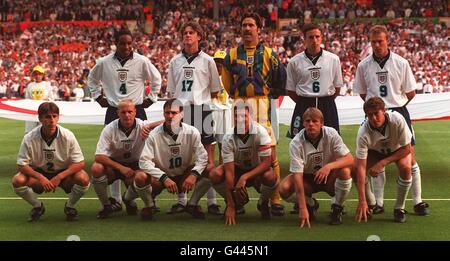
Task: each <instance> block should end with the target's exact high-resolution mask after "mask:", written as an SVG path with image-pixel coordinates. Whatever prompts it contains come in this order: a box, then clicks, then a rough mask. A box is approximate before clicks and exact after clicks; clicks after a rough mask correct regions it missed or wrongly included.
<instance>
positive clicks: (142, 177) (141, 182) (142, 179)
mask: <svg viewBox="0 0 450 261" xmlns="http://www.w3.org/2000/svg"><path fill="white" fill-rule="evenodd" d="M147 178H148V176H147V174H145V172H142V171H138V172H137V173H136V175H135V176H134V182H135V183H136V186H138V187H145V185H146V183H147V182H146V181H147ZM149 182H150V181H149ZM147 185H148V184H147Z"/></svg>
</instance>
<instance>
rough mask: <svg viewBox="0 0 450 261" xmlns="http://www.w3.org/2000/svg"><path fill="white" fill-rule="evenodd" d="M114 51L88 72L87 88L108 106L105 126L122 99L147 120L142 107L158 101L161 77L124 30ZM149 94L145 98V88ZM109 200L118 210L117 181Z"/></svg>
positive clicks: (118, 194)
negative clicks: (134, 47) (149, 90)
mask: <svg viewBox="0 0 450 261" xmlns="http://www.w3.org/2000/svg"><path fill="white" fill-rule="evenodd" d="M115 45H116V51H115V52H114V53H111V54H109V55H107V56H105V57H102V58H100V59H99V60H98V61H97V63H96V64H95V66H94V68H92V70H91V71H90V72H89V76H88V87H89V90H90V92H91V94H92V98H94V99H95V100H96V101H97V102H98V103H99V104H100V106H102V107H107V108H108V109H107V110H106V115H105V125H107V124H109V123H110V122H112V121H113V120H115V119H117V118H118V116H117V106H118V104H119V101H120V100H122V99H131V100H132V101H133V103H134V104H136V117H137V118H139V119H141V120H146V119H147V115H146V114H145V110H144V109H145V108H148V107H149V106H150V105H151V104H153V103H154V102H156V101H157V94H158V93H159V91H160V89H161V74H160V73H159V72H158V70H157V69H156V67H155V66H154V65H153V64H152V63H151V62H150V60H149V59H148V58H147V57H145V56H143V55H140V54H138V53H137V52H134V51H133V36H132V34H131V32H130V30H128V29H127V28H123V29H121V30H120V31H119V32H117V34H116V36H115ZM147 81H150V87H151V92H150V93H149V95H148V96H146V97H145V85H146V82H147ZM111 195H112V198H110V201H111V203H112V204H111V206H112V208H113V210H114V211H121V210H122V204H121V201H122V199H121V195H120V181H117V182H115V183H114V184H113V185H112V186H111Z"/></svg>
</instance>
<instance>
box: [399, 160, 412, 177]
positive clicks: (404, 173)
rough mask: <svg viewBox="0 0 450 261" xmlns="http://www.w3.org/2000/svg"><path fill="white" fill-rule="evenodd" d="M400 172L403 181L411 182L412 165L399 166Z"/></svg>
mask: <svg viewBox="0 0 450 261" xmlns="http://www.w3.org/2000/svg"><path fill="white" fill-rule="evenodd" d="M398 172H399V175H400V177H401V178H402V179H404V180H409V179H411V177H412V176H411V164H409V163H405V164H399V165H398Z"/></svg>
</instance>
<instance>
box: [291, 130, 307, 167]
mask: <svg viewBox="0 0 450 261" xmlns="http://www.w3.org/2000/svg"><path fill="white" fill-rule="evenodd" d="M289 155H290V157H291V163H290V167H289V171H290V172H291V173H303V171H304V168H305V160H304V159H303V146H302V145H301V144H300V141H299V139H298V136H296V137H295V138H294V139H293V140H292V141H291V143H290V144H289Z"/></svg>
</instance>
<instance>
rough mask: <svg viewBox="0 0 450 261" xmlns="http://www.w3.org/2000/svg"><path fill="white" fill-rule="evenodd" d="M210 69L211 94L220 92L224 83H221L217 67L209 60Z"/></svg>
mask: <svg viewBox="0 0 450 261" xmlns="http://www.w3.org/2000/svg"><path fill="white" fill-rule="evenodd" d="M208 67H209V72H210V77H211V81H210V86H209V87H210V90H211V92H219V91H221V90H222V89H223V88H222V83H221V82H220V76H219V72H218V71H217V66H216V64H215V62H214V60H213V59H209V60H208Z"/></svg>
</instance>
